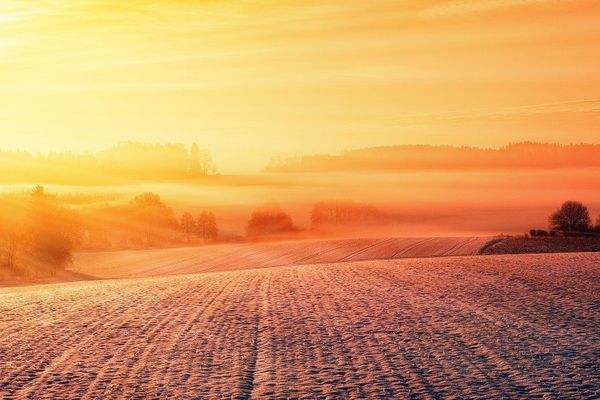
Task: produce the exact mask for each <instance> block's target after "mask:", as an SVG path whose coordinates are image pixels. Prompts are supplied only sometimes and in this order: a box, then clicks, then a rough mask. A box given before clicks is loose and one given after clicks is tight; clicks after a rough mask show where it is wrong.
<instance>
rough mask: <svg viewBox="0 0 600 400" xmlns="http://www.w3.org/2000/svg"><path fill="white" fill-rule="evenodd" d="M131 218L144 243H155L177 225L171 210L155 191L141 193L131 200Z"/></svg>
mask: <svg viewBox="0 0 600 400" xmlns="http://www.w3.org/2000/svg"><path fill="white" fill-rule="evenodd" d="M130 205H131V213H132V215H131V220H132V222H133V223H134V226H135V227H136V229H138V230H140V231H141V232H142V233H143V234H144V236H145V241H146V244H150V245H152V244H155V243H156V242H157V241H159V240H161V238H164V237H165V235H166V233H167V232H168V231H169V230H172V229H174V228H175V227H176V226H177V220H176V219H175V216H174V215H173V210H171V209H170V208H169V207H167V205H166V204H165V203H163V202H162V201H161V199H160V196H159V195H158V194H156V193H150V192H147V193H142V194H140V195H138V196H136V197H135V198H134V199H133V200H132V201H131V204H130Z"/></svg>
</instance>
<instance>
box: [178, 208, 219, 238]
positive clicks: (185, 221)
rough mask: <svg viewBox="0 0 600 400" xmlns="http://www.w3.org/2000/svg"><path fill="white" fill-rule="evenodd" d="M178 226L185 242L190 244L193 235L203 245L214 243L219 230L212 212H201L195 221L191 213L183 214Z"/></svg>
mask: <svg viewBox="0 0 600 400" xmlns="http://www.w3.org/2000/svg"><path fill="white" fill-rule="evenodd" d="M179 226H180V227H181V231H182V232H183V234H184V235H185V240H186V241H187V242H190V241H191V239H192V237H193V236H194V235H195V236H198V237H199V238H201V239H202V240H203V241H204V242H205V243H206V242H214V241H216V240H217V238H218V237H219V228H218V226H217V220H216V218H215V214H214V213H213V212H208V211H202V212H201V213H200V215H198V217H197V218H195V219H194V217H193V216H192V214H191V213H189V212H185V213H183V215H182V216H181V222H180V224H179Z"/></svg>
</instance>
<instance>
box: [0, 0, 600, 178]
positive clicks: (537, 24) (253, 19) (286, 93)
mask: <svg viewBox="0 0 600 400" xmlns="http://www.w3.org/2000/svg"><path fill="white" fill-rule="evenodd" d="M599 13H600V5H599V4H598V2H597V1H576V0H573V1H557V0H522V1H517V0H480V1H465V0H447V1H431V0H427V1H414V0H408V1H362V0H360V1H359V0H344V1H341V0H340V1H338V0H335V1H310V2H307V1H302V2H291V1H184V0H178V1H170V0H155V1H143V0H130V1H126V2H123V1H116V0H62V1H43V0H39V1H35V0H28V1H24V0H4V1H2V3H1V4H0V138H1V139H2V143H1V144H2V146H1V147H2V148H3V149H24V150H28V151H33V152H38V151H41V152H47V151H50V150H75V151H83V150H91V151H97V150H100V149H103V148H106V147H109V146H112V145H114V144H116V143H118V142H121V141H125V140H138V141H143V142H151V143H167V142H169V143H172V142H182V143H187V144H189V143H191V142H197V143H198V144H199V145H200V146H201V147H202V148H206V149H208V150H209V151H210V152H211V153H212V155H213V158H214V160H215V162H216V164H217V166H218V167H219V171H221V172H255V171H258V170H259V169H261V168H262V167H264V166H265V165H266V164H267V163H268V162H269V160H270V159H271V157H272V156H276V155H293V154H305V153H337V152H339V151H342V150H345V149H351V148H358V147H365V146H376V145H391V144H412V143H419V144H452V145H476V146H484V147H488V146H491V147H498V146H501V145H505V144H507V143H509V142H514V141H523V140H533V141H541V142H561V143H572V142H592V143H595V142H598V139H599V132H600V118H599V113H600V99H599V98H598V93H600V68H598V66H599V61H600V41H599V40H598V38H599V37H600V24H599V23H598V17H599Z"/></svg>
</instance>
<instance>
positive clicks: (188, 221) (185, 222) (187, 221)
mask: <svg viewBox="0 0 600 400" xmlns="http://www.w3.org/2000/svg"><path fill="white" fill-rule="evenodd" d="M180 226H181V230H182V231H183V234H184V235H185V240H186V241H187V242H189V241H190V238H191V237H192V233H194V231H195V230H196V221H194V217H192V214H190V213H189V212H186V213H184V214H183V215H182V216H181V223H180Z"/></svg>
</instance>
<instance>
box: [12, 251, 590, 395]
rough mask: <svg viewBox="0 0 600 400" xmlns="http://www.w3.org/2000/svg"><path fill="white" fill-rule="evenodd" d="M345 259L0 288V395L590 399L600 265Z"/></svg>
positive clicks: (562, 260)
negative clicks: (336, 261) (281, 265)
mask: <svg viewBox="0 0 600 400" xmlns="http://www.w3.org/2000/svg"><path fill="white" fill-rule="evenodd" d="M381 247H382V248H383V247H385V245H384V244H381ZM362 249H363V250H365V251H367V250H366V247H362ZM358 250H359V248H358V247H356V251H358ZM333 251H334V250H332V252H333ZM290 252H293V251H292V250H290ZM382 253H383V251H382ZM263 256H264V254H263V255H261V256H260V257H263ZM355 256H358V254H354V255H353V256H351V257H350V258H349V260H348V261H347V262H339V263H329V264H327V263H325V264H313V265H300V266H284V267H271V268H260V269H248V268H247V267H248V266H251V264H250V261H251V260H250V259H249V260H248V265H246V266H239V267H238V268H239V269H238V270H233V271H223V272H208V273H206V272H205V273H196V274H187V275H175V276H156V277H146V278H132V279H107V280H103V281H82V282H70V283H61V284H52V285H38V286H29V287H14V288H3V289H0V332H1V334H0V398H6V399H25V398H33V399H40V398H43V399H46V398H47V399H51V398H52V399H54V398H60V399H71V398H72V399H80V398H82V399H100V398H138V399H145V398H175V399H177V398H181V399H190V398H199V399H204V398H215V399H219V398H237V399H250V398H255V399H259V398H260V399H264V398H282V399H283V398H310V399H319V398H330V399H353V398H355V399H365V398H369V399H371V398H389V399H401V398H414V399H417V398H418V399H420V398H429V399H442V398H443V399H446V398H481V399H490V398H518V399H523V398H527V399H531V398H549V399H570V398H573V399H592V398H598V397H599V396H600V369H599V368H598V365H599V364H600V268H599V265H600V254H598V253H586V254H583V253H571V254H546V255H518V256H514V255H508V256H485V257H483V256H465V257H441V258H421V259H416V258H411V259H404V260H387V261H386V260H373V261H353V259H352V257H355ZM257 257H259V255H257ZM278 257H279V256H278ZM291 257H292V256H285V257H284V256H283V255H281V258H282V259H289V258H291ZM134 258H135V257H134ZM319 260H320V261H324V262H325V261H327V260H326V259H319ZM306 261H310V260H306ZM124 263H125V264H126V262H124ZM157 263H158V261H157ZM302 263H303V264H307V263H306V262H302ZM192 264H193V263H191V264H189V265H190V267H189V270H188V267H187V266H186V267H184V268H181V270H180V271H179V270H178V272H198V271H194V270H193V268H192V267H191V265H192ZM157 265H158V264H157ZM178 265H182V264H178ZM113 266H114V268H115V269H113V270H112V271H113V272H110V274H113V273H114V274H118V271H117V270H116V264H113ZM261 266H268V265H261ZM175 268H177V267H175ZM215 270H216V269H215ZM164 271H165V272H166V273H172V271H170V270H164ZM160 272H161V271H160V270H154V269H153V268H149V269H147V270H144V269H143V268H142V267H141V266H136V267H135V268H134V269H132V270H131V271H128V272H126V273H124V275H132V276H133V275H136V274H142V275H143V274H151V275H154V274H157V275H160Z"/></svg>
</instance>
